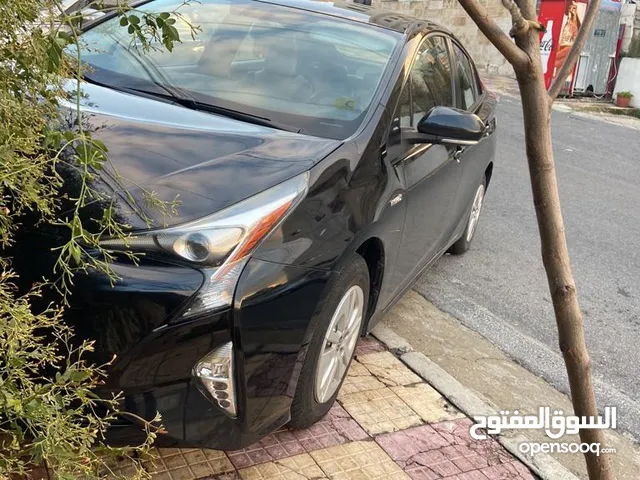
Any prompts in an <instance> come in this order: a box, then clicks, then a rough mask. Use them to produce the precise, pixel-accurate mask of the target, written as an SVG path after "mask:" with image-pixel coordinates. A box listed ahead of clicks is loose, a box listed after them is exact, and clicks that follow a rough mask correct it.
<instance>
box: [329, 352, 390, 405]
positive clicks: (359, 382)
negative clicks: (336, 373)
mask: <svg viewBox="0 0 640 480" xmlns="http://www.w3.org/2000/svg"><path fill="white" fill-rule="evenodd" d="M384 386H385V385H384V383H382V382H380V380H378V379H377V378H376V377H374V376H373V375H372V374H371V372H370V371H369V370H367V368H366V367H365V366H364V365H362V364H361V363H359V362H358V361H356V360H354V361H353V362H351V366H350V367H349V371H348V372H347V378H345V379H344V382H343V383H342V387H341V388H340V393H338V399H342V398H343V397H344V396H345V395H348V394H350V393H354V392H364V391H365V390H377V389H379V388H384Z"/></svg>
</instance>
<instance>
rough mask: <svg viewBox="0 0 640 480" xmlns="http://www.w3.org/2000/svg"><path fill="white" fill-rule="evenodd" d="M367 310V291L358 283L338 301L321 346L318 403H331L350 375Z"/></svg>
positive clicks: (316, 395)
mask: <svg viewBox="0 0 640 480" xmlns="http://www.w3.org/2000/svg"><path fill="white" fill-rule="evenodd" d="M363 313H364V292H363V291H362V288H361V287H360V286H359V285H354V286H353V287H351V288H350V289H349V290H347V292H346V293H345V294H344V296H343V297H342V299H341V300H340V303H338V307H337V308H336V310H335V312H334V313H333V316H332V317H331V322H330V323H329V328H328V329H327V333H326V334H325V337H324V342H323V345H322V348H321V349H320V357H319V359H318V367H317V369H316V378H315V382H314V383H315V388H314V396H315V399H316V401H317V402H318V403H325V402H327V401H328V400H329V399H330V398H331V397H332V396H333V394H334V393H335V392H336V390H337V389H338V387H339V386H340V383H341V382H342V379H343V377H344V376H345V375H346V373H347V368H348V367H349V362H350V361H351V357H352V356H353V351H354V350H355V348H356V344H357V342H358V337H359V336H360V330H361V325H362V318H363Z"/></svg>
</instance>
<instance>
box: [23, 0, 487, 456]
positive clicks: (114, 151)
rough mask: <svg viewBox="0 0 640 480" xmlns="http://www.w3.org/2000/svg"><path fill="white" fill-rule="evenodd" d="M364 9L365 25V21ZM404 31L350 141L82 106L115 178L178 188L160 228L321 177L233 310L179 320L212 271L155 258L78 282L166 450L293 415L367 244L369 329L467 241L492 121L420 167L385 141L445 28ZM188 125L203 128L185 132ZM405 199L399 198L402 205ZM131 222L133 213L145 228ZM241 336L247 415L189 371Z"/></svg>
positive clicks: (84, 325) (252, 264)
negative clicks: (350, 267) (431, 40)
mask: <svg viewBox="0 0 640 480" xmlns="http://www.w3.org/2000/svg"><path fill="white" fill-rule="evenodd" d="M280 4H286V5H290V6H293V7H295V8H309V9H316V8H321V9H322V10H326V12H325V13H327V14H332V15H343V16H345V14H344V9H341V8H339V7H330V6H328V5H325V4H322V5H321V7H318V6H317V5H318V4H315V3H314V2H289V1H287V2H282V3H280ZM358 7H359V6H358ZM364 11H366V10H364ZM358 16H359V20H358V21H366V19H365V18H364V17H366V16H367V15H365V14H361V13H358ZM411 22H414V23H411ZM401 24H402V22H400V21H398V22H397V23H396V26H398V25H400V26H399V27H398V28H401V29H403V30H404V31H405V45H404V47H403V48H402V50H401V51H397V52H396V54H395V63H392V64H391V65H390V67H389V68H388V69H387V72H386V73H385V76H384V78H383V80H382V85H383V86H384V88H381V89H380V90H379V91H378V93H377V95H376V99H375V104H374V106H373V107H372V108H371V109H370V112H369V115H368V116H367V118H366V120H365V121H364V122H363V124H362V126H361V128H360V129H359V130H358V132H356V133H355V134H354V135H353V136H352V137H350V138H349V139H347V140H345V141H344V142H340V141H335V140H326V139H318V138H314V137H308V136H304V135H299V134H293V133H288V132H279V131H275V130H271V129H268V128H265V127H260V126H255V125H248V124H244V123H241V122H237V121H235V120H229V119H225V118H221V117H219V116H215V115H209V114H205V113H200V112H193V111H188V110H186V109H182V108H181V107H177V106H174V105H169V104H166V103H162V102H154V101H151V100H149V99H141V98H137V97H135V96H131V95H127V94H123V93H121V92H114V91H106V90H107V89H104V88H102V87H89V89H90V99H91V101H92V105H87V106H86V110H87V111H88V112H89V113H90V116H88V117H87V118H86V120H87V121H88V122H90V125H91V126H92V127H93V130H94V135H95V136H96V137H97V138H100V139H102V140H103V141H104V142H105V143H106V144H107V145H108V147H109V151H110V157H111V159H112V160H113V161H114V162H115V165H116V166H117V168H118V169H123V170H124V171H120V172H119V173H120V174H121V175H122V176H123V177H124V178H130V179H131V180H134V181H136V182H138V183H141V184H143V185H144V186H146V187H148V188H152V189H154V190H158V191H159V192H160V193H161V196H162V197H164V198H170V197H172V196H173V195H175V193H178V192H179V193H180V196H181V197H182V200H183V203H182V206H181V208H180V209H179V214H178V216H177V217H173V218H168V219H160V218H157V219H156V221H157V222H160V221H161V220H163V221H167V220H168V221H169V222H171V223H172V224H175V223H181V222H184V221H187V220H190V219H193V218H197V217H199V216H203V215H205V214H209V213H211V212H213V211H216V210H219V209H221V208H223V207H224V206H227V205H231V204H233V203H235V202H238V201H240V200H242V199H244V198H247V197H249V196H251V195H254V194H256V193H258V192H259V191H261V190H264V189H266V188H269V187H270V186H272V185H275V184H277V183H279V182H281V181H284V180H286V179H288V178H290V177H293V176H294V175H296V174H298V173H300V172H304V171H309V172H310V182H309V184H310V187H309V192H308V195H307V196H306V198H305V199H304V200H303V201H302V203H301V204H300V205H299V206H298V207H297V208H296V209H295V210H294V211H293V212H292V214H291V215H290V216H289V217H288V218H287V219H286V220H285V222H284V223H283V224H282V225H281V226H280V227H279V228H278V229H277V230H276V231H275V232H274V233H273V234H272V235H271V236H270V237H269V238H267V239H266V240H265V241H264V242H263V243H262V244H261V246H260V247H259V249H258V250H257V251H256V252H255V253H254V254H253V255H252V258H251V260H250V261H249V262H248V264H247V266H246V267H245V269H244V271H243V273H242V275H241V278H240V281H239V283H238V285H237V288H236V292H235V297H234V304H233V307H232V308H230V309H227V310H225V311H222V312H216V313H212V314H207V315H204V316H201V317H199V318H195V319H190V320H189V321H179V319H178V317H177V314H178V313H179V312H181V311H182V310H183V309H184V308H185V307H186V305H188V302H189V298H191V297H192V296H193V294H194V293H195V292H196V291H197V290H198V289H199V288H200V286H201V284H202V281H203V277H202V274H201V273H200V272H199V271H198V270H197V269H195V268H193V267H191V266H188V265H186V264H181V263H180V262H176V261H168V260H167V259H164V258H156V257H154V256H153V255H149V256H147V257H145V258H144V259H142V261H141V263H140V265H139V266H137V267H134V266H133V265H131V264H130V263H128V262H127V261H126V260H124V259H119V260H118V261H117V262H116V263H115V264H114V268H115V269H116V271H117V273H118V274H119V275H120V276H121V280H119V281H118V282H117V283H116V284H115V286H111V285H110V284H109V282H108V280H107V279H105V278H104V276H102V275H100V274H96V273H92V274H88V275H85V276H84V277H83V278H78V279H77V280H76V282H75V283H76V285H77V286H78V289H77V290H76V291H75V292H74V295H73V298H72V308H71V309H70V311H69V314H68V319H69V321H70V322H71V324H72V325H73V326H74V327H75V329H76V331H77V333H78V335H79V336H82V337H89V338H95V339H97V340H98V343H97V352H96V357H95V358H96V359H97V360H105V359H108V358H111V356H112V355H113V354H114V353H115V354H117V355H118V357H117V358H116V360H115V361H114V363H113V366H112V368H111V369H110V375H109V377H108V383H107V385H106V386H105V389H106V390H108V391H119V390H123V391H124V393H125V405H124V407H125V409H127V410H128V411H131V412H132V413H135V414H138V415H141V416H143V417H146V418H151V417H153V415H154V414H155V412H156V411H160V412H161V413H162V415H163V423H164V425H165V428H166V430H167V431H168V434H167V435H161V436H160V437H159V442H160V444H161V445H181V446H187V445H190V446H195V445H199V446H205V447H211V448H218V449H235V448H240V447H243V446H246V445H248V444H250V443H253V442H255V441H257V440H258V439H260V438H261V437H262V436H264V435H266V434H268V433H269V432H271V431H273V430H274V429H276V428H278V427H280V426H281V425H283V424H285V423H286V422H287V421H288V420H289V409H290V406H291V402H292V398H293V395H294V392H295V388H296V384H297V378H298V375H299V372H300V368H301V365H302V362H303V361H304V358H305V353H306V345H307V344H308V342H309V340H310V338H311V336H312V335H313V333H314V325H315V312H316V308H317V306H318V305H319V304H321V302H322V300H323V298H324V297H325V295H326V294H327V292H328V290H329V288H330V287H331V284H332V279H333V278H334V277H335V276H336V275H337V273H336V272H339V271H340V269H341V266H342V265H343V264H344V263H345V262H346V261H347V259H348V258H349V257H350V256H351V255H353V254H354V253H355V252H361V253H363V254H364V256H365V257H366V260H367V261H368V262H369V264H370V268H372V271H373V270H375V272H377V274H376V275H373V276H372V278H373V280H372V281H373V282H374V283H373V284H372V295H371V296H370V297H371V299H370V305H369V315H370V320H369V322H368V324H367V330H370V329H371V328H372V327H373V325H375V323H376V322H378V321H379V320H380V319H381V318H382V316H383V315H384V314H385V313H386V312H387V311H388V310H389V309H390V308H391V307H392V306H393V304H394V303H395V302H396V301H397V300H398V299H399V298H400V297H401V295H402V294H403V293H404V292H405V291H406V290H407V289H408V288H409V287H410V286H411V284H412V282H413V281H414V280H415V278H416V277H417V276H418V275H419V274H420V273H421V272H422V271H423V270H424V269H425V268H426V267H427V266H428V265H429V264H431V263H432V262H433V261H434V260H435V259H437V258H438V257H439V256H440V255H442V254H444V252H446V250H447V249H448V247H449V246H450V245H451V244H452V243H453V242H454V241H455V240H456V238H458V237H459V236H460V235H461V234H462V232H463V229H464V227H465V224H466V219H467V217H468V214H469V211H470V207H471V202H472V199H473V195H474V193H475V189H476V187H477V186H478V185H479V183H480V182H481V180H482V177H483V175H485V173H486V174H488V176H490V174H491V172H492V163H491V162H492V159H493V156H494V154H495V135H492V132H493V128H489V129H488V131H487V136H486V137H485V138H484V139H483V140H482V141H481V142H480V143H479V144H478V145H475V146H472V147H467V148H465V149H464V151H459V147H455V146H445V145H430V146H428V145H417V146H415V147H413V148H419V149H422V150H421V151H420V153H419V154H416V155H415V156H414V157H412V158H411V159H409V160H410V161H407V158H406V157H407V154H408V153H415V152H413V150H412V151H411V152H407V151H402V149H399V148H398V146H397V145H392V144H390V143H389V142H388V138H389V133H390V130H391V128H392V121H391V120H392V118H391V117H392V115H393V112H394V110H395V106H396V104H397V102H398V98H399V95H400V90H401V88H402V85H403V83H404V80H405V79H406V78H407V75H408V70H409V68H410V60H411V59H412V57H413V54H414V52H415V51H416V49H417V48H418V45H419V43H420V40H421V39H422V38H423V37H424V36H425V35H428V34H433V33H441V34H444V35H449V34H448V32H446V31H444V30H440V29H438V28H436V27H433V26H430V25H429V24H427V23H426V22H418V21H413V20H411V19H405V21H404V24H402V25H401ZM454 68H455V67H454ZM142 102H144V103H142ZM101 104H102V105H101ZM142 105H144V108H142V107H141V106H142ZM494 106H495V97H493V96H491V95H490V94H488V93H483V94H482V96H481V97H480V99H479V101H478V102H477V104H476V106H475V108H474V111H475V112H476V113H477V114H478V115H479V116H480V118H481V119H482V120H483V121H484V122H485V124H486V125H488V126H492V125H494V122H495V120H494V117H493V115H494V114H493V111H494ZM167 109H170V110H167ZM175 115H180V116H183V118H182V120H183V121H180V120H179V119H176V116H175ZM186 119H188V121H186V123H189V122H192V124H191V125H187V126H185V120H186ZM133 190H134V194H135V191H136V190H135V189H133ZM398 195H402V196H403V197H402V201H400V202H399V203H395V202H394V201H393V199H397V198H398ZM131 212H135V208H134V207H133V206H132V208H131ZM148 213H149V212H148ZM134 217H135V215H133V214H132V217H131V218H130V220H131V221H132V222H134V225H139V226H141V225H142V223H141V220H140V219H137V220H136V219H135V218H134ZM37 242H38V243H35V244H33V243H29V241H28V240H27V241H26V243H24V244H23V247H22V248H24V250H25V251H26V252H30V251H31V250H30V248H29V247H30V246H31V247H33V246H34V245H35V247H36V248H37V247H38V246H41V245H42V244H41V243H39V242H40V240H38V241H37ZM44 251H45V250H41V251H40V253H39V254H38V255H37V256H36V258H39V260H42V263H41V266H43V265H51V263H50V261H48V260H45V259H44V257H46V256H47V255H49V256H50V253H49V252H48V251H47V252H46V253H42V252H44ZM376 254H379V255H380V258H375V255H376ZM39 260H36V261H39ZM31 273H32V278H34V279H35V278H36V275H35V273H33V272H31ZM229 340H233V342H234V345H235V347H236V348H235V350H234V355H235V361H236V364H237V366H238V368H237V371H236V380H237V395H238V402H239V403H238V418H236V419H232V418H230V417H228V416H227V415H226V414H224V413H223V412H222V411H220V410H218V409H217V408H216V407H214V406H213V403H211V402H210V401H209V400H208V398H207V396H206V394H205V393H203V392H201V391H200V389H199V385H198V381H197V380H195V379H194V378H193V377H192V375H191V369H192V368H193V366H194V364H195V363H196V362H197V361H198V360H199V359H200V358H201V357H202V356H203V355H204V354H205V353H207V352H209V351H210V350H212V349H213V348H215V347H216V346H219V345H222V344H224V343H226V342H227V341H229ZM136 431H137V427H136V426H134V425H132V424H129V423H127V422H125V421H123V422H122V423H121V424H118V425H116V426H114V428H113V429H112V435H111V440H112V441H114V442H116V443H119V442H125V443H126V442H131V441H135V440H136V438H138V437H137V436H136Z"/></svg>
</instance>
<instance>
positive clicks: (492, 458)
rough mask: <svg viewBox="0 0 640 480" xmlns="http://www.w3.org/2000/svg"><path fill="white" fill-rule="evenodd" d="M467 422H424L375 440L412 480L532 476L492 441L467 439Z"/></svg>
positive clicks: (472, 479) (468, 422) (469, 424)
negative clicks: (488, 475) (429, 423)
mask: <svg viewBox="0 0 640 480" xmlns="http://www.w3.org/2000/svg"><path fill="white" fill-rule="evenodd" d="M471 424H472V423H471V421H468V420H467V419H463V420H456V421H450V422H442V423H439V424H434V425H424V426H421V427H416V428H411V429H408V430H404V431H401V432H396V433H389V434H386V435H381V436H379V437H377V438H376V442H377V443H378V444H380V446H381V447H382V448H383V449H384V450H385V452H387V453H388V454H389V456H390V457H391V458H392V459H393V460H394V461H395V462H396V463H397V464H398V465H400V466H401V467H402V469H403V470H404V471H405V472H406V473H407V474H409V476H410V477H411V478H412V479H413V480H423V479H426V480H433V479H438V478H449V477H453V478H466V479H468V480H474V479H476V478H477V479H483V480H486V478H485V477H483V476H482V475H486V474H485V470H486V471H488V472H489V473H490V474H494V473H495V472H497V473H496V474H500V475H502V474H506V473H509V472H510V473H509V474H510V475H511V477H510V478H522V479H530V478H533V477H531V476H526V475H530V474H529V473H528V470H527V469H526V467H524V466H522V465H520V464H519V463H514V462H513V457H511V456H510V455H509V454H508V453H507V452H506V451H505V450H504V449H503V448H502V447H501V446H500V445H499V444H498V443H497V442H496V441H495V440H484V441H479V440H475V439H473V438H471V436H470V435H469V427H470V426H471ZM492 467H495V468H492ZM518 468H520V470H518ZM477 472H482V473H481V475H479V474H478V473H477ZM514 472H515V473H514ZM467 473H468V474H469V475H466V476H462V475H463V474H467ZM455 475H458V477H455ZM514 475H515V476H514ZM487 478H488V477H487ZM491 478H500V477H491Z"/></svg>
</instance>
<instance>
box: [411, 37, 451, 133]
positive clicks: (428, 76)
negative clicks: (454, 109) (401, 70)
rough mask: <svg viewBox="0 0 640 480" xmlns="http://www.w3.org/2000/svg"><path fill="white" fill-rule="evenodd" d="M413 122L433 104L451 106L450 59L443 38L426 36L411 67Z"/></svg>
mask: <svg viewBox="0 0 640 480" xmlns="http://www.w3.org/2000/svg"><path fill="white" fill-rule="evenodd" d="M411 85H412V97H413V98H412V99H413V119H414V123H413V124H414V125H415V124H417V122H418V121H419V120H420V119H421V118H422V117H423V116H424V115H425V114H426V113H427V112H428V111H429V110H431V109H432V108H433V107H435V106H437V105H438V106H453V93H452V90H451V62H450V61H449V53H448V51H447V43H446V40H445V39H444V38H443V37H440V36H433V37H429V38H427V39H426V40H425V41H424V42H423V43H422V46H421V47H420V49H419V50H418V53H417V55H416V59H415V62H414V64H413V67H412V68H411Z"/></svg>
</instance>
